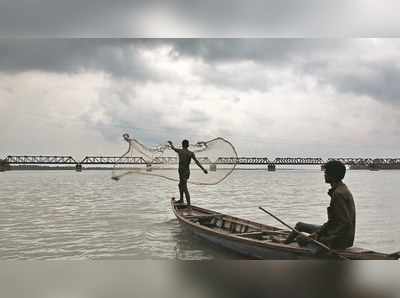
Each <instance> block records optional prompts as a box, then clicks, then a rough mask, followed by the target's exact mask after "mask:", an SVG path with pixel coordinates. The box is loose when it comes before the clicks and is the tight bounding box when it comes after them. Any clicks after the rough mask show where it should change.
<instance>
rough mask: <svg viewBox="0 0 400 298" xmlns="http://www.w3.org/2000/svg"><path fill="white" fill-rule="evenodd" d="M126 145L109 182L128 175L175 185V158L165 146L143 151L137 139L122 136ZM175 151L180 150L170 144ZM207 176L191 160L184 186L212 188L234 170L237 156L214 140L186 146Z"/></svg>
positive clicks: (228, 146)
mask: <svg viewBox="0 0 400 298" xmlns="http://www.w3.org/2000/svg"><path fill="white" fill-rule="evenodd" d="M123 138H124V140H125V141H126V142H128V145H129V147H128V151H126V153H125V154H123V155H122V156H121V157H120V158H118V159H117V160H116V162H115V164H114V167H113V171H112V177H111V178H112V179H114V180H119V179H121V178H123V177H126V176H131V175H149V176H156V177H161V178H165V179H168V180H172V181H179V174H178V165H179V164H178V162H179V159H178V154H177V153H176V152H175V151H174V150H172V149H171V146H170V145H169V144H168V143H167V142H166V143H165V144H162V145H159V146H155V147H147V146H145V145H144V144H142V143H141V142H139V141H138V140H137V139H135V138H133V137H130V136H129V135H128V134H124V135H123ZM174 145H175V148H181V147H180V146H178V144H174ZM188 149H189V150H190V151H192V152H193V153H194V154H195V156H196V158H197V160H198V161H199V162H200V163H201V165H202V166H203V167H204V168H205V169H206V170H207V171H208V174H205V173H203V171H202V170H201V169H200V168H199V167H198V166H197V164H196V163H195V162H194V160H192V161H191V163H190V178H189V180H188V183H191V184H197V185H215V184H218V183H220V182H221V181H223V180H224V179H226V178H227V177H228V176H229V175H230V174H231V173H232V172H233V170H234V169H235V167H236V164H237V160H238V156H237V153H236V150H235V147H234V146H233V145H232V144H231V143H230V142H228V141H227V140H225V139H224V138H221V137H218V138H215V139H212V140H209V141H202V142H197V143H195V144H190V145H189V148H188Z"/></svg>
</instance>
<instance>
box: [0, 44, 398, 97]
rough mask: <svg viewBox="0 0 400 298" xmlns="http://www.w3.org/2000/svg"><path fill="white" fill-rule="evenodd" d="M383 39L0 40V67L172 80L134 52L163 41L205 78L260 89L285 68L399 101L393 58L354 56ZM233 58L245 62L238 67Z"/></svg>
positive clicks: (339, 88)
mask: <svg viewBox="0 0 400 298" xmlns="http://www.w3.org/2000/svg"><path fill="white" fill-rule="evenodd" d="M382 41H383V43H382V44H381V45H380V46H378V47H375V48H372V49H371V50H369V47H370V45H371V44H370V43H369V41H368V40H361V41H360V40H351V39H350V40H348V39H339V40H338V39H0V71H1V72H21V71H27V70H39V71H47V72H62V73H77V72H81V71H101V72H105V73H108V74H111V75H112V76H115V77H128V78H130V79H133V80H135V81H146V80H153V81H158V80H164V81H165V80H166V81H168V80H171V79H174V78H172V77H170V75H169V74H164V73H162V72H160V71H159V70H157V60H155V61H154V62H152V63H153V64H151V63H148V61H144V60H143V57H141V55H140V52H141V51H142V50H149V49H156V48H159V47H161V46H169V47H170V48H171V52H170V53H169V54H170V58H171V59H176V61H178V60H179V59H181V58H191V59H199V60H201V61H202V62H203V65H204V67H193V68H192V72H193V74H195V75H196V76H197V77H199V78H200V79H201V80H202V82H203V83H204V84H211V85H214V86H216V87H222V88H232V89H234V90H240V91H249V90H254V89H255V90H259V91H262V92H265V91H268V90H269V88H271V86H274V84H276V83H280V82H279V81H278V82H276V81H274V80H273V77H272V80H270V79H271V77H269V78H268V75H266V74H268V73H270V74H273V73H274V71H276V70H277V69H280V70H285V69H289V70H291V71H293V72H294V73H296V75H298V76H299V77H301V76H303V75H308V76H310V77H313V78H314V79H315V80H316V81H317V82H318V83H319V84H321V85H330V86H333V87H334V88H335V89H336V90H337V91H339V92H341V93H354V94H357V95H365V96H370V97H372V98H374V99H376V100H380V101H384V102H392V103H397V102H399V94H400V88H399V87H398V83H397V82H398V81H399V78H400V67H399V65H400V64H399V61H397V57H396V56H395V55H393V53H392V54H390V55H391V56H390V55H389V56H387V57H386V58H385V59H382V58H379V59H378V58H368V57H367V58H360V57H359V52H360V51H361V52H363V53H365V52H367V51H370V52H371V57H374V55H375V54H377V53H379V52H380V51H383V52H384V51H385V50H386V46H390V47H394V48H400V43H399V42H398V41H397V40H396V39H383V40H382ZM238 63H247V64H248V65H249V67H248V68H246V67H244V68H243V69H242V68H240V67H239V66H236V65H238ZM224 65H231V68H230V69H228V70H227V69H226V68H224ZM252 66H254V67H257V68H252ZM254 69H256V70H257V72H255V73H253V71H254ZM121 98H122V97H121Z"/></svg>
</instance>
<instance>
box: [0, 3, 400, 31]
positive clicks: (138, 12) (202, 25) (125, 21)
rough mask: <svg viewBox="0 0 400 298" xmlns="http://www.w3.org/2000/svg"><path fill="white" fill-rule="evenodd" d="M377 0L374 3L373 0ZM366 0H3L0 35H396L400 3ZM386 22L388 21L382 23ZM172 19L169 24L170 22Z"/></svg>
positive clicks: (0, 4) (0, 8)
mask: <svg viewBox="0 0 400 298" xmlns="http://www.w3.org/2000/svg"><path fill="white" fill-rule="evenodd" d="M372 4H373V2H372ZM368 5H371V1H366V0H363V1H362V0H354V1H350V2H349V1H346V0H338V1H335V2H332V1H319V0H304V1H298V0H281V1H273V0H269V1H265V0H264V1H261V0H253V1H246V2H244V1H238V0H221V1H211V0H206V1H196V0H173V1H168V2H165V1H161V0H147V1H143V0H139V1H138V0H136V1H128V0H115V1H112V2H111V1H106V0H96V1H95V0H79V1H78V0H71V1H61V0H58V1H56V0H34V1H26V0H25V1H12V0H6V1H2V2H1V3H0V36H3V37H10V36H45V37H54V36H57V37H60V36H61V37H87V36H92V37H93V36H95V37H96V36H103V37H104V36H106V37H110V36H114V37H144V36H145V37H155V36H161V37H170V36H179V37H182V36H186V37H188V36H189V37H192V36H203V37H216V36H217V37H221V36H229V37H242V36H247V37H248V36H251V37H255V36H269V37H276V36H285V37H286V36H289V37H291V36H296V37H304V36H313V37H321V36H322V37H323V36H336V37H338V36H339V37H343V36H396V35H398V34H399V20H398V18H397V15H396V14H393V13H392V12H393V11H396V10H398V8H399V5H398V3H396V2H395V1H386V2H385V7H381V9H380V10H373V9H372V10H367V9H363V7H365V6H368ZM382 20H385V21H384V22H383V21H382ZM171 22H172V24H171Z"/></svg>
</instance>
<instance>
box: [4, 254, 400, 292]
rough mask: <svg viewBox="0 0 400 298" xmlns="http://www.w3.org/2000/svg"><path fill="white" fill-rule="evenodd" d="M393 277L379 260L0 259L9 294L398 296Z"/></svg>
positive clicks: (393, 270) (394, 270)
mask: <svg viewBox="0 0 400 298" xmlns="http://www.w3.org/2000/svg"><path fill="white" fill-rule="evenodd" d="M399 274H400V270H399V267H398V266H397V264H395V263H394V262H381V261H372V262H371V261H370V262H368V261H366V262H333V261H330V262H322V261H320V262H313V261H303V262H301V261H292V262H291V261H215V262H207V261H204V262H165V261H126V260H124V261H113V262H65V261H54V262H3V263H2V270H0V286H1V291H2V296H4V297H9V298H14V297H15V298H25V297H26V298H42V297H96V298H97V297H99V298H101V297H104V298H106V297H118V298H125V297H146V298H147V297H163V298H177V297H199V298H200V297H208V298H213V297H218V298H224V297H229V298H235V297H255V298H257V297H283V298H286V297H287V298H289V297H290V298H292V297H300V298H302V297H305V298H314V297H315V298H319V297H327V298H331V297H332V298H334V297H341V298H348V297H349V298H350V297H351V298H397V297H399V295H398V293H399V292H400V287H399V284H398V276H399ZM16 281H17V282H16Z"/></svg>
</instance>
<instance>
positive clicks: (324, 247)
mask: <svg viewBox="0 0 400 298" xmlns="http://www.w3.org/2000/svg"><path fill="white" fill-rule="evenodd" d="M258 208H259V209H260V210H262V211H264V212H265V213H267V214H268V215H270V216H272V217H273V218H275V219H276V220H277V221H279V222H280V223H281V224H283V225H284V226H286V227H288V228H289V229H291V230H292V231H293V232H295V233H297V234H299V235H301V236H303V237H305V238H307V239H309V240H311V241H312V242H313V243H315V244H316V245H318V246H319V247H321V248H323V249H325V250H326V251H327V252H328V253H330V254H332V255H334V256H336V257H338V258H339V259H342V260H348V259H349V258H346V257H345V256H342V255H340V254H338V253H337V252H335V251H333V250H332V249H330V248H329V247H328V246H326V245H325V244H323V243H321V242H319V241H318V240H315V239H313V238H311V237H310V236H307V235H305V234H303V233H302V232H300V231H297V230H296V229H295V228H293V227H291V226H289V225H288V224H287V223H285V222H284V221H282V220H281V219H279V218H278V217H276V216H275V215H273V214H272V213H271V212H269V211H267V210H265V209H264V208H263V207H261V206H260V207H258Z"/></svg>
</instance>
